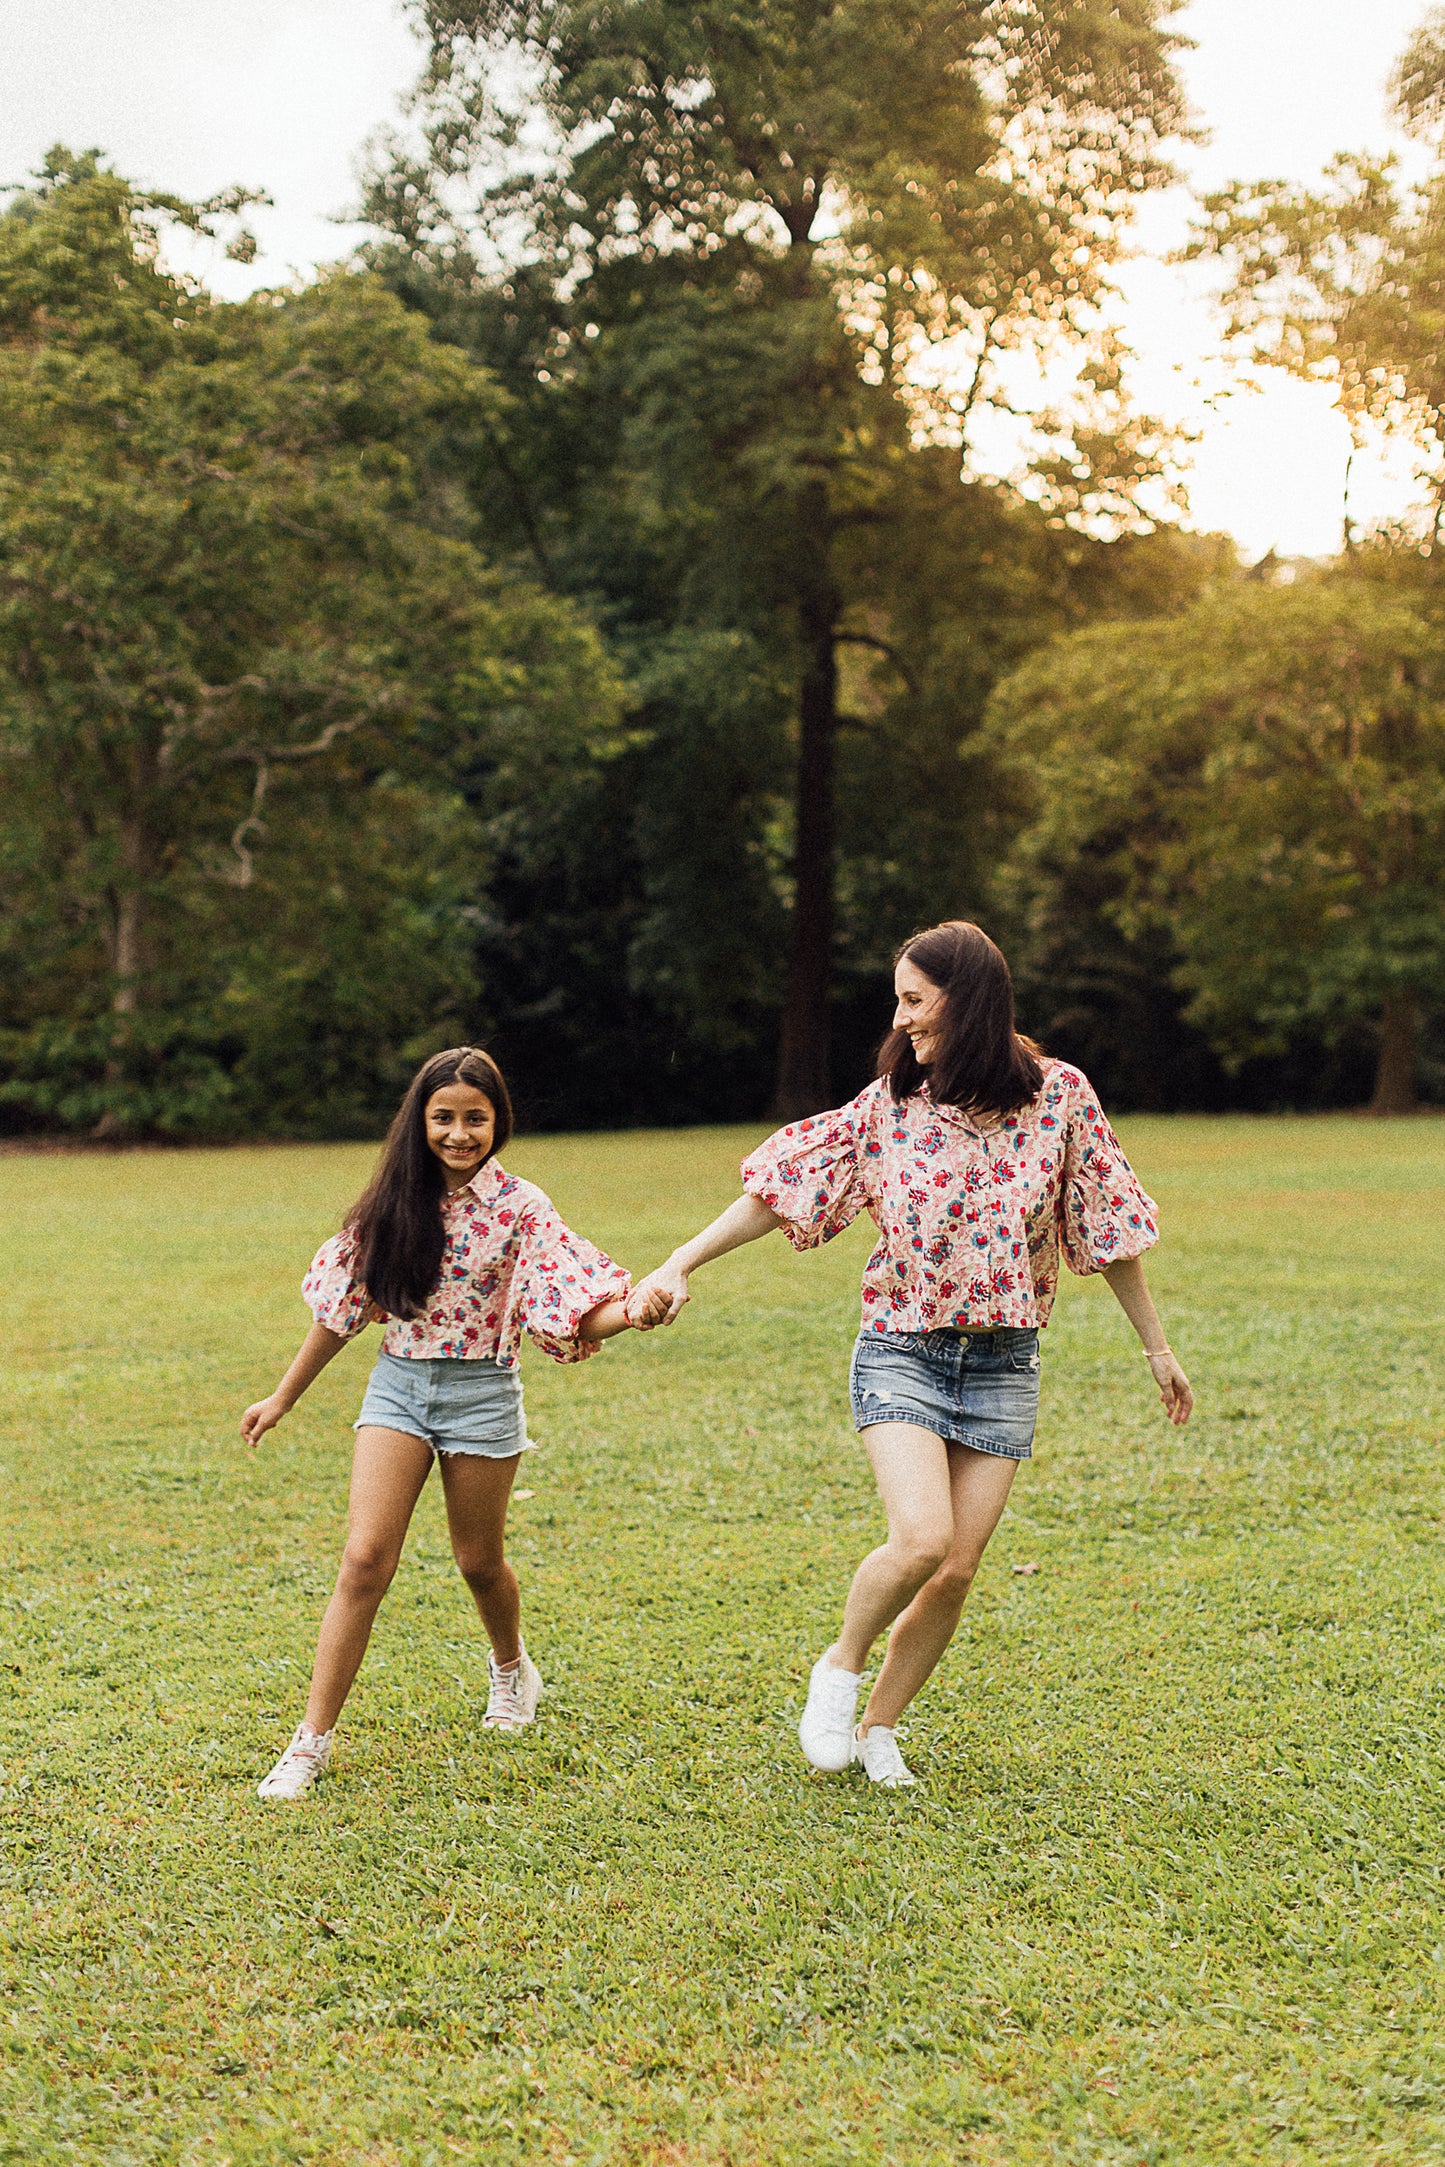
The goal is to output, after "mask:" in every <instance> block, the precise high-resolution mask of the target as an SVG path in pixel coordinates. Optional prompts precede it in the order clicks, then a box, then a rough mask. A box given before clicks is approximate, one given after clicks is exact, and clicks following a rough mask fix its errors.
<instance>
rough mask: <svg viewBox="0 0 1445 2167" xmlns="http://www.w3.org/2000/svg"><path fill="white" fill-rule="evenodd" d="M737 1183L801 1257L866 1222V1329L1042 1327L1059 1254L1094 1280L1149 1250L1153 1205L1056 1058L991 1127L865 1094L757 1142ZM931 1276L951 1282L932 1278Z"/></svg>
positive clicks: (1083, 1090)
mask: <svg viewBox="0 0 1445 2167" xmlns="http://www.w3.org/2000/svg"><path fill="white" fill-rule="evenodd" d="M930 1161H931V1162H932V1163H931V1164H930V1163H926V1162H930ZM920 1178H921V1179H922V1180H923V1181H924V1182H925V1183H926V1186H922V1187H920V1186H919V1182H920ZM743 1186H744V1188H745V1189H746V1190H747V1191H748V1193H749V1195H751V1196H756V1197H758V1198H760V1199H761V1201H762V1202H763V1203H765V1204H766V1205H768V1207H769V1208H770V1210H772V1211H775V1212H776V1213H777V1214H778V1217H779V1218H780V1219H781V1220H782V1221H783V1225H784V1231H785V1232H786V1234H787V1236H788V1239H789V1240H790V1241H791V1242H792V1243H793V1245H794V1247H795V1248H798V1249H811V1248H814V1247H816V1246H817V1244H818V1243H820V1242H825V1241H830V1240H831V1239H832V1237H833V1236H834V1235H835V1234H839V1233H841V1232H842V1230H843V1228H844V1227H846V1226H848V1225H850V1224H851V1223H852V1221H853V1220H854V1219H855V1218H857V1216H858V1214H859V1213H860V1212H863V1211H866V1212H868V1213H869V1214H870V1216H871V1217H872V1218H873V1219H874V1221H875V1222H876V1224H877V1227H878V1231H879V1241H878V1245H877V1247H876V1248H875V1249H874V1251H873V1254H872V1255H871V1257H870V1258H869V1259H868V1265H867V1269H866V1273H865V1277H864V1282H863V1322H864V1325H865V1327H866V1328H867V1329H868V1330H870V1331H903V1332H927V1331H931V1330H933V1329H934V1328H935V1327H937V1326H939V1325H949V1324H975V1325H1014V1326H1029V1325H1036V1324H1045V1323H1047V1321H1048V1316H1049V1311H1050V1309H1051V1308H1052V1306H1053V1299H1054V1291H1055V1288H1056V1286H1057V1284H1058V1275H1059V1252H1060V1250H1062V1251H1063V1254H1064V1258H1065V1261H1066V1262H1067V1263H1068V1265H1069V1267H1070V1269H1071V1270H1073V1271H1076V1272H1095V1271H1099V1270H1100V1269H1101V1268H1102V1267H1103V1266H1104V1265H1106V1264H1113V1263H1117V1262H1118V1261H1119V1260H1120V1259H1121V1258H1123V1257H1133V1256H1139V1255H1141V1254H1142V1253H1143V1251H1144V1250H1146V1249H1149V1248H1152V1247H1153V1245H1154V1243H1155V1242H1156V1241H1157V1239H1158V1228H1157V1224H1156V1219H1155V1209H1154V1205H1153V1203H1152V1201H1151V1199H1150V1198H1149V1197H1147V1196H1146V1195H1145V1194H1144V1191H1143V1190H1142V1189H1141V1188H1140V1187H1139V1184H1138V1182H1137V1181H1136V1180H1135V1178H1134V1175H1133V1172H1132V1170H1131V1168H1130V1166H1129V1162H1128V1161H1127V1159H1126V1158H1125V1157H1124V1154H1123V1152H1122V1151H1121V1150H1120V1148H1119V1142H1118V1138H1117V1137H1116V1136H1115V1135H1114V1132H1113V1130H1112V1129H1111V1128H1110V1127H1109V1124H1108V1122H1107V1121H1106V1120H1105V1119H1104V1116H1103V1115H1102V1114H1101V1113H1100V1111H1099V1106H1098V1102H1097V1100H1096V1099H1095V1098H1094V1096H1093V1093H1092V1090H1091V1089H1090V1086H1089V1084H1088V1083H1087V1081H1086V1080H1085V1078H1084V1077H1083V1076H1082V1075H1080V1073H1079V1071H1078V1070H1077V1069H1076V1068H1070V1067H1069V1066H1068V1065H1067V1063H1065V1062H1062V1061H1054V1062H1050V1063H1048V1064H1047V1066H1046V1069H1045V1075H1044V1083H1043V1088H1042V1090H1041V1091H1040V1092H1039V1095H1038V1097H1037V1098H1036V1099H1035V1100H1034V1101H1033V1102H1032V1104H1031V1105H1029V1106H1026V1107H1023V1108H1021V1109H1020V1110H1019V1112H1018V1113H1017V1114H1011V1115H1009V1116H1008V1117H1007V1119H1006V1120H1005V1121H1003V1122H1002V1123H1000V1124H998V1125H996V1126H994V1127H992V1128H990V1129H987V1130H984V1129H980V1128H979V1127H978V1126H977V1125H976V1124H975V1123H974V1122H973V1121H971V1120H970V1119H969V1117H968V1116H967V1115H966V1114H964V1113H962V1112H960V1111H959V1110H958V1108H956V1107H952V1106H935V1105H934V1104H933V1101H932V1100H931V1099H930V1097H929V1095H928V1092H927V1089H926V1088H925V1089H924V1090H923V1091H921V1092H919V1093H918V1094H917V1095H916V1096H915V1097H913V1098H911V1099H909V1100H907V1101H905V1103H904V1104H903V1106H902V1107H899V1106H897V1105H895V1103H894V1101H893V1099H892V1098H891V1096H890V1095H889V1092H888V1088H887V1086H886V1084H883V1083H875V1084H870V1085H869V1086H868V1089H867V1090H866V1091H863V1092H860V1094H859V1095H858V1097H857V1098H856V1099H854V1100H853V1101H852V1103H851V1104H850V1105H848V1106H843V1107H839V1108H838V1110H837V1111H836V1112H834V1113H828V1114H818V1115H816V1116H815V1117H814V1118H813V1119H812V1120H808V1121H797V1122H793V1123H791V1124H790V1125H789V1127H787V1128H786V1129H782V1130H779V1131H778V1133H777V1134H776V1135H774V1136H771V1137H769V1138H768V1140H767V1142H766V1143H764V1144H762V1145H760V1146H759V1148H758V1149H757V1150H756V1151H755V1152H754V1153H753V1154H752V1156H751V1157H750V1158H749V1159H748V1160H747V1161H746V1162H745V1164H744V1166H743ZM985 1196H986V1209H985V1208H981V1207H983V1206H984V1203H985ZM970 1198H977V1199H978V1202H977V1203H968V1202H965V1199H970ZM965 1258H967V1260H968V1263H967V1269H963V1268H961V1267H963V1265H964V1260H965ZM1025 1260H1027V1269H1026V1270H1025V1269H1023V1266H1024V1263H1025ZM930 1265H931V1266H934V1267H937V1268H938V1270H939V1271H940V1272H943V1273H945V1274H946V1275H947V1276H942V1277H939V1278H937V1279H935V1276H934V1273H933V1272H932V1271H930V1270H929V1268H928V1267H929V1266H930ZM975 1266H977V1267H978V1269H977V1271H976V1273H975ZM970 1274H975V1275H974V1276H970Z"/></svg>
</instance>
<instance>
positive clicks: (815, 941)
mask: <svg viewBox="0 0 1445 2167" xmlns="http://www.w3.org/2000/svg"><path fill="white" fill-rule="evenodd" d="M838 615H839V600H838V595H837V592H836V590H835V589H834V587H833V585H832V582H831V580H828V579H826V578H825V579H824V580H823V581H822V582H821V583H820V585H819V587H818V589H817V591H815V592H814V593H813V594H810V595H808V596H806V597H805V598H804V600H803V602H802V603H801V604H800V606H799V617H800V620H801V624H802V632H803V645H804V655H805V660H804V665H803V682H802V688H801V692H800V696H799V701H798V723H799V731H798V775H797V791H796V806H795V840H794V845H793V880H794V898H793V939H792V952H791V955H790V957H789V960H788V985H787V991H786V993H785V995H784V997H783V1017H782V1025H781V1028H780V1031H779V1035H778V1074H777V1083H776V1086H775V1087H774V1091H773V1104H772V1117H773V1119H774V1120H776V1121H796V1120H797V1119H798V1118H799V1117H800V1116H801V1115H803V1114H816V1113H818V1112H819V1111H820V1110H821V1109H822V1108H823V1107H825V1106H828V1105H831V1103H832V1097H833V1083H832V1074H831V1069H830V1064H829V1035H830V1034H829V1012H828V995H829V991H830V987H831V983H832V974H833V914H834V895H833V884H834V874H835V864H834V856H835V840H836V836H835V830H836V814H835V810H834V776H835V770H836V766H837V741H838V660H837V652H836V648H835V645H834V635H835V632H836V630H837V624H838Z"/></svg>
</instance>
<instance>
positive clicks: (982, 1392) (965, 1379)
mask: <svg viewBox="0 0 1445 2167" xmlns="http://www.w3.org/2000/svg"><path fill="white" fill-rule="evenodd" d="M848 1384H849V1391H850V1394H851V1397H852V1401H853V1427H854V1428H855V1429H856V1430H866V1429H871V1428H872V1426H873V1424H874V1423H875V1422H913V1423H916V1424H917V1425H918V1427H919V1428H920V1429H924V1430H932V1432H933V1434H934V1436H935V1437H941V1438H943V1440H944V1441H945V1443H947V1444H950V1445H968V1446H970V1447H971V1448H972V1449H973V1451H975V1452H992V1453H995V1454H997V1455H998V1457H999V1458H1000V1459H1005V1460H1027V1459H1028V1458H1030V1456H1031V1455H1032V1453H1033V1448H1034V1427H1035V1424H1036V1422H1037V1420H1038V1412H1039V1335H1038V1332H1037V1331H1036V1330H1033V1329H1029V1330H1027V1331H1023V1330H1019V1329H1017V1328H1015V1327H1008V1328H1000V1329H999V1330H998V1331H993V1332H949V1331H940V1332H863V1333H860V1334H859V1338H858V1344H857V1346H856V1347H855V1348H854V1349H853V1362H852V1367H851V1369H850V1371H849V1375H848Z"/></svg>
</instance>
